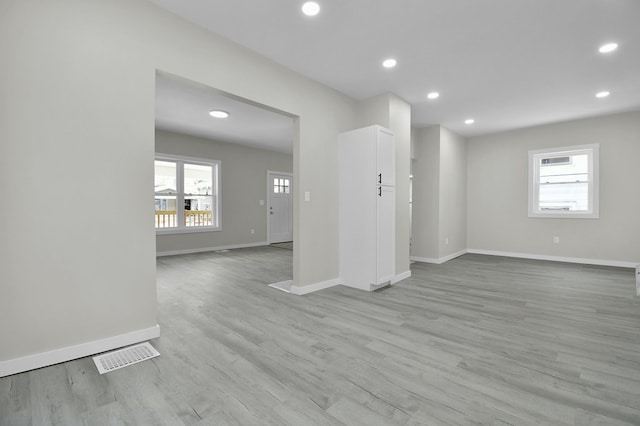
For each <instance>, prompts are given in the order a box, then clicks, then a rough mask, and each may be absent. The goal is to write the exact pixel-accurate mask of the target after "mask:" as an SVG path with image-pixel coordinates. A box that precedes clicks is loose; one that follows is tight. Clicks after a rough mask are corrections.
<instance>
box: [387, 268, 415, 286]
mask: <svg viewBox="0 0 640 426" xmlns="http://www.w3.org/2000/svg"><path fill="white" fill-rule="evenodd" d="M410 277H411V271H404V272H402V273H400V274H398V275H396V276H395V277H393V279H392V280H391V284H392V285H393V284H395V283H397V282H400V281H402V280H406V279H407V278H410Z"/></svg>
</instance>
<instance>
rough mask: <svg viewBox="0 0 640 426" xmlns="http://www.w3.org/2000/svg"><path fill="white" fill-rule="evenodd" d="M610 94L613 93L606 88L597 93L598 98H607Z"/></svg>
mask: <svg viewBox="0 0 640 426" xmlns="http://www.w3.org/2000/svg"><path fill="white" fill-rule="evenodd" d="M610 94H611V93H609V92H607V91H606V90H603V91H602V92H598V93H596V98H606V97H607V96H609V95H610Z"/></svg>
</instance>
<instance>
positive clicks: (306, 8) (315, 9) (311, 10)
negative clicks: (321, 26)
mask: <svg viewBox="0 0 640 426" xmlns="http://www.w3.org/2000/svg"><path fill="white" fill-rule="evenodd" d="M302 13H304V14H305V15H307V16H316V15H317V14H318V13H320V5H319V4H318V3H316V2H315V1H308V2H306V3H305V4H303V5H302Z"/></svg>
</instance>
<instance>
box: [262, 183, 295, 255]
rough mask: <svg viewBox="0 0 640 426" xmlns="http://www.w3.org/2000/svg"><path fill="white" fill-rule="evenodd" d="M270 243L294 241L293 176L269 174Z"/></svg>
mask: <svg viewBox="0 0 640 426" xmlns="http://www.w3.org/2000/svg"><path fill="white" fill-rule="evenodd" d="M267 178H268V181H269V185H268V187H269V205H268V209H269V243H270V244H273V243H282V242H285V241H293V175H291V174H288V173H276V172H269V174H268V176H267Z"/></svg>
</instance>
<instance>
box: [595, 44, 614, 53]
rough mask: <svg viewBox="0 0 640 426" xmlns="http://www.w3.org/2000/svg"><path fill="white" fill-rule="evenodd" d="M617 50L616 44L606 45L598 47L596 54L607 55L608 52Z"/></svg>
mask: <svg viewBox="0 0 640 426" xmlns="http://www.w3.org/2000/svg"><path fill="white" fill-rule="evenodd" d="M617 48H618V43H607V44H603V45H602V46H600V49H598V52H600V53H609V52H613V51H614V50H616V49H617Z"/></svg>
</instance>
